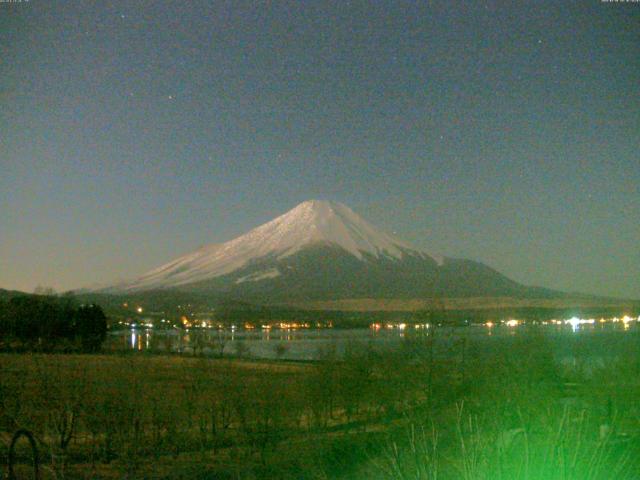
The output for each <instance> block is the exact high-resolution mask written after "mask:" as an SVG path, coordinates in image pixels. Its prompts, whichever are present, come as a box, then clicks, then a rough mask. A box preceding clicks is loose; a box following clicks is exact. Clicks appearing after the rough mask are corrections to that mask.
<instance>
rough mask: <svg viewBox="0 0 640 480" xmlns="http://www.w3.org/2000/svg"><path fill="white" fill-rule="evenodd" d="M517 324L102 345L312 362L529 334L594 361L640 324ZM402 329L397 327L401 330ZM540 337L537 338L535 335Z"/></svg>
mask: <svg viewBox="0 0 640 480" xmlns="http://www.w3.org/2000/svg"><path fill="white" fill-rule="evenodd" d="M545 323H546V324H545V325H542V324H539V325H526V324H525V325H522V324H519V325H518V324H512V326H509V325H508V324H507V323H503V324H498V325H492V326H487V325H483V324H480V325H469V326H456V327H448V326H439V327H435V330H434V327H433V326H429V327H428V328H426V326H424V325H423V326H420V327H421V328H417V327H414V326H413V325H404V324H401V325H400V326H398V325H394V326H386V325H379V324H372V326H371V327H370V328H353V329H341V328H303V329H281V328H268V329H267V328H256V329H251V330H245V329H240V328H226V329H191V330H186V331H185V330H182V329H176V328H174V329H141V328H130V329H120V330H116V331H111V332H110V333H109V336H108V339H107V341H106V342H105V349H107V350H112V351H139V352H144V351H147V352H171V353H184V354H193V353H203V354H205V355H216V356H220V355H222V356H236V355H240V356H243V357H251V358H261V359H283V360H297V361H312V360H317V359H318V358H321V357H322V356H324V355H327V354H335V355H336V356H338V357H341V356H344V355H345V353H346V352H348V351H350V350H354V349H355V350H357V349H360V350H363V349H373V350H385V349H397V348H402V347H404V346H407V345H408V344H409V343H411V342H412V341H414V342H415V341H424V340H426V339H428V338H429V335H433V336H434V352H435V355H437V356H439V357H443V356H451V355H457V354H460V352H462V351H463V349H464V348H467V347H469V346H473V347H474V348H476V349H483V348H487V349H490V348H491V345H492V344H494V343H495V342H496V341H510V339H517V338H523V337H524V338H528V337H530V338H532V341H533V339H534V338H536V337H534V336H533V335H532V333H534V332H536V334H537V335H542V336H544V338H545V339H546V341H548V342H549V343H550V344H551V345H552V347H553V349H554V352H555V354H556V356H557V357H558V358H559V359H560V360H561V361H571V359H575V358H577V357H578V356H582V357H586V358H591V359H596V358H604V357H611V356H614V355H617V354H619V353H621V352H625V351H628V350H630V349H635V348H638V347H640V325H638V322H637V321H636V319H632V320H631V321H626V322H622V321H618V322H612V321H606V322H603V323H600V322H593V323H578V322H575V321H574V322H572V323H569V322H567V323H565V322H558V323H549V322H545ZM400 327H402V328H400ZM538 338H539V337H538Z"/></svg>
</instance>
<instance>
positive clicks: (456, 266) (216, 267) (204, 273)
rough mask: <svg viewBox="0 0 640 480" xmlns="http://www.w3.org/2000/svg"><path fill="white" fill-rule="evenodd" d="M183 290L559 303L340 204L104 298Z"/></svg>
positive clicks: (217, 248) (302, 209) (187, 259)
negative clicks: (504, 298) (508, 298)
mask: <svg viewBox="0 0 640 480" xmlns="http://www.w3.org/2000/svg"><path fill="white" fill-rule="evenodd" d="M150 290H156V291H162V290H176V291H183V292H199V293H206V294H211V295H215V296H216V297H218V298H231V299H238V300H243V301H258V302H262V303H273V302H282V301H304V300H309V301H319V300H339V299H346V298H406V299H408V298H435V297H438V298H443V297H483V296H485V297H487V296H505V295H507V296H514V297H532V296H544V297H548V296H551V297H553V296H559V295H564V294H562V293H561V292H555V291H553V290H549V289H544V288H541V287H528V286H525V285H523V284H520V283H518V282H515V281H513V280H511V279H510V278H508V277H506V276H504V275H502V274H501V273H499V272H497V271H496V270H495V269H493V268H491V267H489V266H487V265H484V264H482V263H479V262H474V261H472V260H466V259H456V258H450V257H443V256H440V255H434V254H430V253H428V252H426V251H424V250H421V249H417V248H415V247H413V246H411V245H409V244H408V243H406V242H404V241H403V240H400V239H398V238H395V237H394V236H392V235H389V234H387V233H385V232H383V231H381V230H379V229H377V228H376V227H374V226H373V225H371V224H370V223H368V222H367V221H365V220H364V219H362V218H361V217H360V216H358V215H357V214H356V213H355V212H353V211H352V210H351V209H350V208H349V207H347V206H346V205H343V204H341V203H338V202H331V201H325V200H308V201H306V202H302V203H301V204H299V205H297V206H296V207H294V208H293V209H291V210H289V211H288V212H286V213H284V214H283V215H280V216H278V217H276V218H275V219H273V220H271V221H269V222H267V223H265V224H263V225H260V226H258V227H256V228H254V229H252V230H250V231H249V232H247V233H245V234H244V235H241V236H239V237H237V238H234V239H232V240H230V241H228V242H224V243H221V244H220V243H218V244H209V245H205V246H203V247H201V248H199V249H197V250H195V251H193V252H190V253H187V254H186V255H182V256H180V257H178V258H176V259H174V260H172V261H170V262H168V263H165V264H163V265H161V266H159V267H157V268H155V269H153V270H151V271H149V272H147V273H145V274H143V275H142V276H140V277H138V278H137V279H135V280H134V281H132V282H125V283H124V284H119V285H114V286H112V287H110V288H107V289H103V290H102V292H103V293H136V292H144V291H150Z"/></svg>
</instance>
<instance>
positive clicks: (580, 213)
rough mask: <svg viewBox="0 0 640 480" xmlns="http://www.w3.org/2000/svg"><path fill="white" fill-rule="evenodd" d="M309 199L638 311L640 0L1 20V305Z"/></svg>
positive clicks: (281, 6) (48, 7) (91, 5)
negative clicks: (12, 296)
mask: <svg viewBox="0 0 640 480" xmlns="http://www.w3.org/2000/svg"><path fill="white" fill-rule="evenodd" d="M310 198H320V199H328V200H336V201H340V202H343V203H345V204H347V205H349V206H350V207H351V208H352V209H353V210H354V211H356V212H357V213H359V214H360V215H361V216H363V217H364V218H365V219H367V220H368V221H370V222H371V223H373V224H374V225H377V226H379V227H381V228H382V229H384V230H387V231H389V232H395V233H396V234H397V235H398V236H399V237H400V238H402V239H404V240H406V241H408V242H410V243H412V244H414V245H415V246H416V247H420V248H423V249H426V250H427V251H431V252H434V253H442V254H444V255H447V256H458V257H464V258H470V259H474V260H479V261H482V262H485V263H487V264H489V265H491V266H493V267H494V268H496V269H498V270H499V271H501V272H502V273H505V274H506V275H508V276H510V277H511V278H513V279H515V280H518V281H521V282H524V283H527V284H534V285H542V286H546V287H551V288H557V289H562V290H567V291H582V292H589V293H596V294H604V295H612V296H618V297H631V298H636V299H637V298H640V3H604V2H601V1H600V0H580V1H569V0H567V1H553V2H541V1H531V2H480V1H478V2H448V1H440V2H426V1H425V2H411V3H409V2H406V3H405V2H399V1H389V2H383V1H378V2H371V3H364V2H354V1H351V2H350V1H347V0H342V1H337V2H325V1H313V2H311V1H308V2H307V1H291V2H277V1H274V2H240V1H235V0H234V1H230V2H222V1H217V2H202V1H181V2H180V1H175V0H171V1H145V2H141V1H134V0H130V1H126V2H112V1H99V2H98V1H52V0H30V1H28V2H27V1H24V0H23V1H22V2H21V3H7V2H6V0H5V1H3V2H1V3H0V288H6V289H21V290H26V291H32V290H33V288H34V287H35V286H36V285H38V284H39V285H44V286H52V287H54V288H56V289H58V290H65V289H70V288H78V287H83V286H87V285H91V284H94V283H96V282H99V283H108V282H111V281H114V280H117V279H121V278H129V277H134V276H137V275H139V274H141V273H143V272H144V271H146V270H148V269H150V268H152V267H156V266H158V265H159V264H161V263H164V262H166V261H168V260H170V259H172V258H173V257H175V256H177V255H180V254H183V253H186V252H188V251H191V250H193V249H195V248H197V247H199V246H200V245H202V244H205V243H211V242H222V241H226V240H229V239H231V238H233V237H235V236H237V235H239V234H242V233H244V232H246V231H247V230H249V229H250V228H252V227H254V226H257V225H258V224H261V223H263V222H265V221H268V220H270V219H271V218H273V217H275V216H276V215H278V214H281V213H284V212H285V211H287V210H289V209H290V208H292V207H294V206H295V205H296V204H298V203H299V202H301V201H304V200H307V199H310Z"/></svg>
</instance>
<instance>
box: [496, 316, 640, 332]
mask: <svg viewBox="0 0 640 480" xmlns="http://www.w3.org/2000/svg"><path fill="white" fill-rule="evenodd" d="M631 322H640V316H638V318H633V317H630V316H629V315H625V316H623V317H621V318H618V317H613V318H608V319H607V318H600V319H599V320H596V319H595V318H579V317H571V318H567V319H565V320H557V319H552V320H548V321H547V320H545V321H542V322H540V323H541V324H542V325H571V328H573V330H576V329H578V327H580V326H581V325H594V324H596V323H622V324H624V327H625V328H628V327H629V324H630V323H631ZM500 323H501V324H504V325H506V326H507V327H517V326H518V325H522V324H524V323H525V321H524V320H516V319H513V318H512V319H509V320H501V321H500ZM533 323H538V322H533ZM484 325H485V326H486V327H489V328H492V327H494V326H495V323H494V322H491V321H488V322H486V323H485V324H484Z"/></svg>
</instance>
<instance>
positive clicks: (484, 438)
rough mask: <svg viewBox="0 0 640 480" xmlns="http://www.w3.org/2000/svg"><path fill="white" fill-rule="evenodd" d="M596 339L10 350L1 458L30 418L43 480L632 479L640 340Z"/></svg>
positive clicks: (1, 385)
mask: <svg viewBox="0 0 640 480" xmlns="http://www.w3.org/2000/svg"><path fill="white" fill-rule="evenodd" d="M628 334H629V335H631V334H632V332H628ZM436 335H437V333H436ZM590 338H593V337H587V336H585V337H584V340H580V339H579V338H578V339H577V341H576V342H574V344H573V346H572V354H571V355H570V356H569V357H568V358H569V359H570V360H571V361H569V362H566V361H565V362H563V363H559V362H558V361H557V358H555V357H554V355H553V353H552V351H553V350H552V349H551V348H550V346H549V344H548V341H547V339H546V338H545V337H544V336H543V335H542V334H540V333H537V332H535V331H532V332H530V333H528V334H526V335H520V336H515V337H505V338H502V339H495V342H491V345H490V348H487V344H476V343H471V342H467V341H465V340H464V339H462V340H460V341H457V342H456V343H454V344H451V345H450V347H449V348H450V352H448V353H449V354H448V355H445V356H443V355H440V354H438V352H435V351H434V343H433V337H431V336H430V335H429V334H416V335H415V336H408V337H407V338H406V339H405V341H404V342H403V345H402V347H401V348H399V349H397V350H395V351H387V352H378V351H374V350H372V349H371V348H369V347H368V346H366V345H356V344H354V345H352V347H351V348H350V349H349V351H348V352H347V353H346V355H345V356H344V358H342V357H341V358H337V357H336V356H335V355H334V354H333V353H332V352H325V353H324V354H323V356H322V359H321V360H320V361H318V362H317V363H313V364H295V363H286V362H256V361H248V360H242V359H234V360H224V359H208V358H183V357H178V356H151V355H143V354H142V355H136V354H131V355H121V356H116V355H61V354H55V355H54V354H22V355H17V354H4V355H0V367H1V371H2V375H1V376H0V455H2V457H3V458H6V455H7V445H8V441H9V438H10V435H11V433H12V432H14V431H16V430H17V429H19V428H26V429H29V430H31V431H33V432H34V434H35V437H36V439H37V442H38V445H39V450H40V453H41V460H42V462H43V470H42V473H43V477H44V478H124V477H126V478H185V479H186V478H189V479H191V478H195V479H198V478H202V479H204V478H230V479H231V478H233V479H252V478H279V479H287V478H291V479H307V478H308V479H329V478H343V479H359V478H369V479H371V478H373V479H377V478H380V479H383V478H391V479H417V480H422V479H487V480H489V479H491V480H493V479H505V480H506V479H531V480H533V479H545V480H546V479H580V480H584V479H611V478H616V479H631V478H637V472H638V471H640V444H639V442H638V434H639V433H640V424H639V419H640V406H639V405H638V403H637V401H636V399H637V398H638V395H640V375H639V373H640V349H639V348H638V347H640V338H638V342H625V344H624V345H625V348H624V350H620V351H617V352H616V355H613V356H611V357H607V358H606V359H604V358H602V359H600V358H599V359H594V358H592V357H591V353H590V352H591V351H590V349H589V345H588V342H589V341H592V340H589V339H590ZM612 346H613V345H612ZM594 360H595V361H594ZM22 447H24V445H22ZM19 453H22V454H24V453H25V452H24V451H21V452H19ZM21 458H22V457H21ZM21 468H22V469H23V470H27V469H28V467H27V466H26V465H22V466H21Z"/></svg>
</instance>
